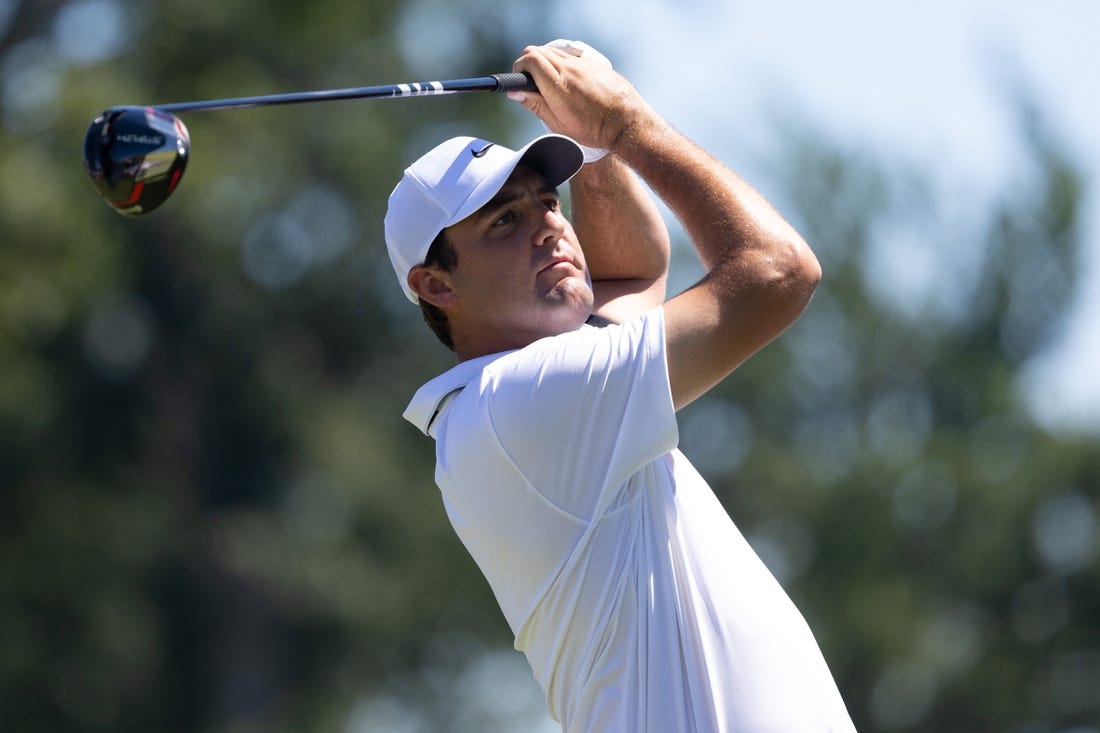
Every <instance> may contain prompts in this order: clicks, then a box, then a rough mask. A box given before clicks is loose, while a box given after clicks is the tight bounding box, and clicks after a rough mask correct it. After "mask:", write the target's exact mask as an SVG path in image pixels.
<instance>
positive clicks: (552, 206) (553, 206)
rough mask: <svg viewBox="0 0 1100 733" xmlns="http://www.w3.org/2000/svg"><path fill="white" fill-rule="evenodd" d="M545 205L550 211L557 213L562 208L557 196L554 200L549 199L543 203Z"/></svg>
mask: <svg viewBox="0 0 1100 733" xmlns="http://www.w3.org/2000/svg"><path fill="white" fill-rule="evenodd" d="M543 205H544V206H545V207H546V208H547V209H549V210H550V211H557V210H558V209H559V208H560V207H561V202H560V201H558V199H557V197H556V196H555V197H553V198H547V199H546V200H545V201H543Z"/></svg>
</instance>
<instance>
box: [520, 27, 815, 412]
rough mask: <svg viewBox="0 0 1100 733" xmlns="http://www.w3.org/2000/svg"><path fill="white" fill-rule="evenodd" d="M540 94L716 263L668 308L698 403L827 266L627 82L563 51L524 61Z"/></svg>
mask: <svg viewBox="0 0 1100 733" xmlns="http://www.w3.org/2000/svg"><path fill="white" fill-rule="evenodd" d="M514 68H515V70H516V71H527V72H529V73H531V74H532V75H533V76H534V78H535V81H536V83H537V84H538V88H539V90H540V92H541V93H540V94H538V95H531V97H530V99H529V100H528V101H527V102H526V103H525V106H527V107H528V109H530V110H531V111H532V112H534V113H535V114H537V115H539V117H541V118H542V119H544V120H547V119H551V120H552V121H553V125H552V126H553V129H558V130H563V131H564V132H565V133H566V134H569V135H570V136H571V137H573V138H574V139H576V140H577V141H578V142H581V143H582V144H584V145H589V146H592V147H600V148H604V149H606V150H610V151H611V152H612V153H614V154H616V155H617V156H618V157H619V158H620V159H621V160H623V161H624V162H626V163H627V164H628V165H629V166H630V167H631V168H633V169H634V170H635V171H636V172H637V173H638V175H640V176H641V178H642V179H643V180H644V181H645V182H646V183H647V184H648V185H649V186H650V188H651V189H652V190H653V191H654V192H655V193H656V194H657V195H658V196H660V197H661V198H662V199H663V200H664V202H665V203H666V204H667V205H668V207H669V208H670V209H671V210H672V211H673V212H674V213H675V214H676V215H677V217H679V219H680V221H681V223H682V224H683V226H684V228H685V230H686V231H687V233H688V235H689V236H690V238H691V241H692V243H693V244H694V246H695V249H696V250H697V251H698V253H699V257H700V258H701V259H702V262H703V265H704V267H705V268H706V271H707V272H706V274H705V275H704V276H703V278H702V279H701V280H699V282H698V283H696V284H695V285H694V286H692V287H691V288H689V289H688V290H686V291H685V292H683V293H681V294H680V295H677V296H676V297H675V298H673V299H671V300H670V301H668V302H667V303H666V304H665V333H666V336H665V337H666V341H667V346H668V348H667V359H668V368H669V377H670V380H671V385H672V396H673V401H674V403H675V405H676V408H677V409H679V408H681V407H683V406H684V405H687V404H688V403H690V402H692V401H693V400H695V399H696V398H697V397H699V396H700V395H702V394H703V393H704V392H706V391H707V390H709V389H710V388H711V387H713V386H714V385H715V384H717V383H718V382H719V381H721V380H722V379H723V378H724V377H726V375H728V374H729V373H730V372H732V371H733V370H734V369H736V368H737V367H738V366H739V365H740V364H741V363H743V362H744V361H745V360H746V359H748V358H749V357H750V356H752V355H753V354H754V353H756V352H757V351H758V350H760V349H761V348H762V347H763V346H764V345H765V344H767V343H768V342H769V341H771V340H772V339H774V338H775V337H776V336H778V335H779V334H780V333H782V332H783V331H784V330H785V329H786V328H787V327H788V326H790V325H791V324H792V323H793V322H794V321H795V319H797V318H798V316H799V315H800V314H801V313H802V311H803V310H804V309H805V308H806V305H807V304H808V303H809V301H810V296H811V295H812V294H813V291H814V288H815V287H816V286H817V283H818V281H819V280H820V279H821V268H820V265H819V264H818V262H817V258H816V257H815V256H814V254H813V252H812V251H811V250H810V248H809V247H808V246H807V245H806V243H805V242H804V241H803V240H802V237H800V236H799V235H798V233H797V232H796V231H795V230H794V228H793V227H791V226H790V224H788V223H787V222H786V221H784V219H783V218H782V217H781V216H779V214H778V213H776V211H775V210H774V209H773V208H772V207H771V205H769V204H768V202H767V201H765V200H764V198H763V197H762V196H760V194H758V193H757V192H756V191H754V190H753V189H752V188H751V187H750V186H749V185H748V184H747V183H745V182H744V181H743V180H742V179H741V178H740V177H739V176H737V175H736V174H735V173H734V172H733V171H731V170H730V169H729V168H727V167H726V166H725V165H723V164H722V163H721V162H719V161H718V160H716V159H714V158H713V157H712V156H710V155H709V154H708V153H706V152H705V151H704V150H703V149H701V148H700V147H699V146H697V145H695V144H694V143H692V142H691V141H690V140H688V139H687V138H685V137H684V136H683V135H681V134H680V133H679V132H677V131H676V130H675V129H673V128H672V126H671V125H669V124H668V123H667V122H666V121H665V120H664V119H663V118H662V117H661V116H660V115H659V114H657V113H656V112H655V111H654V110H653V109H652V108H651V107H650V106H649V105H648V104H647V103H646V102H645V100H644V99H642V97H641V95H639V94H638V92H637V90H635V89H634V87H633V86H632V85H631V84H630V83H629V82H628V81H626V79H624V78H623V77H622V76H621V75H619V74H618V73H616V72H614V71H612V70H611V69H605V68H603V67H600V66H599V65H594V64H587V65H586V64H585V63H584V61H583V59H575V58H572V57H567V55H565V54H561V53H560V52H555V50H553V49H549V50H548V49H545V48H540V47H528V48H527V49H525V50H524V54H523V55H522V56H521V57H520V59H519V60H518V61H517V62H516V64H515V66H514Z"/></svg>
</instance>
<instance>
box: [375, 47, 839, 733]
mask: <svg viewBox="0 0 1100 733" xmlns="http://www.w3.org/2000/svg"><path fill="white" fill-rule="evenodd" d="M601 59H602V57H600V56H599V55H598V54H596V53H595V52H587V51H585V47H583V46H579V45H571V46H566V47H564V48H563V47H560V45H559V47H552V46H539V47H528V48H527V49H525V50H524V52H523V54H522V56H520V58H519V59H518V60H517V61H516V62H515V64H514V68H515V70H516V71H524V72H527V73H529V74H531V75H532V77H533V78H534V80H535V82H536V84H537V86H538V88H539V92H538V93H517V94H513V95H511V96H512V97H513V99H515V100H516V101H519V102H520V103H522V104H523V106H524V107H526V108H527V109H528V110H530V111H531V112H533V113H534V114H535V115H537V116H538V117H539V119H541V120H542V121H543V122H544V123H545V124H546V125H547V127H548V128H549V129H550V130H551V131H553V132H554V133H560V134H561V135H566V136H568V138H566V137H562V136H560V135H548V136H543V137H541V138H539V139H537V140H535V141H534V142H532V143H530V144H529V145H528V146H525V147H524V148H522V149H521V150H519V151H516V152H513V151H511V150H508V149H506V148H504V147H502V146H500V145H496V144H493V143H490V142H488V141H485V140H477V139H473V138H456V139H453V140H449V141H447V142H445V143H443V144H442V145H440V146H439V147H437V148H435V149H434V150H433V151H431V152H429V153H428V154H426V155H425V156H424V157H422V158H421V159H420V160H418V161H417V162H416V163H414V164H413V165H412V166H410V167H409V168H408V169H407V170H406V172H405V175H404V177H403V178H402V180H401V182H400V183H398V185H397V187H396V188H395V189H394V191H393V194H392V195H391V197H390V205H389V210H388V212H387V216H386V241H387V248H388V250H389V252H390V256H391V259H392V261H393V264H394V267H395V269H396V271H397V274H398V279H399V282H400V283H401V285H402V287H403V288H404V290H405V292H406V294H407V295H408V296H409V298H410V299H411V300H413V301H414V302H419V303H420V305H421V308H422V310H423V311H424V313H425V318H426V320H427V321H428V322H429V324H430V325H431V326H432V328H433V330H435V331H436V333H437V334H438V335H439V336H440V338H441V340H443V342H444V343H446V344H448V346H449V347H450V348H452V349H453V350H454V352H455V354H456V357H457V359H458V362H459V363H458V365H457V366H456V367H455V368H453V369H451V370H450V371H448V372H446V373H444V374H443V375H441V376H439V377H437V378H435V379H433V380H432V381H431V382H429V383H428V384H426V385H425V386H424V387H422V388H421V389H420V390H419V391H418V392H417V394H416V396H415V397H414V398H413V400H412V403H411V404H410V405H409V408H408V410H407V411H406V413H405V416H406V417H407V418H408V419H409V420H410V421H412V422H413V423H414V424H416V425H417V426H418V427H419V428H420V429H421V430H423V431H424V432H425V433H427V434H429V435H431V436H432V437H434V438H435V440H436V456H437V467H436V480H437V483H438V484H439V487H440V490H441V493H442V496H443V501H444V503H445V506H446V510H447V513H448V517H449V518H450V520H451V522H452V525H453V526H454V528H455V531H456V532H457V534H458V536H459V537H460V539H461V540H462V542H463V543H464V545H465V546H466V548H467V549H468V550H469V552H470V553H471V555H472V556H473V558H474V559H475V560H476V561H477V563H478V565H479V567H480V568H481V570H482V571H483V572H484V574H485V576H486V578H487V580H488V581H489V584H490V586H491V587H492V590H493V592H494V594H495V596H496V598H497V601H498V602H499V604H500V607H501V609H502V611H503V612H504V615H505V617H506V618H507V620H508V623H509V624H510V626H511V628H512V630H513V632H514V633H515V646H516V648H517V649H518V650H520V651H522V652H523V653H524V654H525V655H526V656H527V659H528V661H529V663H530V665H531V668H532V671H533V672H534V675H535V678H536V679H537V681H538V683H539V684H540V685H541V687H542V689H543V690H544V691H545V693H546V700H547V705H548V708H549V710H550V713H551V714H552V715H553V716H554V718H555V719H556V720H557V721H559V722H560V723H561V725H562V728H563V730H564V731H566V733H574V732H585V733H595V732H597V731H598V732H600V733H607V732H612V731H616V732H622V733H639V732H641V731H652V732H654V733H680V732H685V733H686V732H687V731H707V732H710V731H715V732H723V733H725V732H728V731H776V732H779V731H782V732H783V733H798V732H800V731H852V730H853V726H852V723H851V720H850V718H849V716H848V713H847V711H846V709H845V706H844V703H843V701H842V699H841V697H840V694H839V693H838V691H837V688H836V685H835V683H834V682H833V679H832V676H831V674H830V673H829V670H828V668H827V666H826V664H825V661H824V660H823V658H822V656H821V653H820V651H819V650H818V647H817V644H816V642H815V640H814V638H813V635H812V633H811V632H810V630H809V628H808V627H807V626H806V623H805V621H804V620H803V618H802V616H801V615H800V614H799V612H798V611H797V610H796V609H795V607H794V606H793V604H792V603H791V601H790V600H789V598H788V597H787V595H786V594H785V593H784V591H783V590H782V589H781V587H780V586H779V584H778V583H777V582H776V581H775V579H774V578H773V577H772V576H771V575H770V573H769V572H768V571H767V569H766V568H765V567H764V565H763V564H762V563H761V562H760V560H759V559H758V558H757V557H756V555H755V554H754V553H753V552H752V550H751V549H750V547H749V546H748V544H747V543H746V542H745V540H744V538H743V537H742V536H741V534H740V533H739V531H738V530H737V528H736V527H735V526H734V524H733V522H732V521H731V520H730V518H729V517H728V515H727V514H726V512H725V511H724V510H723V508H722V506H721V505H720V504H719V503H718V501H717V499H716V497H715V496H714V494H713V492H712V491H711V490H710V488H709V487H708V486H707V485H706V483H705V482H704V480H703V479H702V478H701V477H700V476H699V475H698V474H697V473H696V472H695V470H694V469H693V468H692V467H691V465H690V464H689V463H688V461H687V460H686V459H685V458H684V456H683V455H682V454H680V453H679V451H677V450H676V443H677V427H676V419H675V410H677V409H679V408H681V407H683V406H684V405H687V404H688V403H690V402H691V401H692V400H694V399H696V398H697V397H699V396H700V395H702V394H704V393H705V392H706V391H707V390H708V389H710V388H711V387H712V386H714V385H715V384H716V383H717V382H719V381H720V380H722V379H723V378H725V377H726V376H727V375H728V374H729V373H730V372H732V371H733V370H734V369H735V368H736V367H737V366H738V365H739V364H741V363H742V362H744V361H745V360H746V359H747V358H749V356H751V355H752V354H753V353H754V352H756V351H757V350H758V349H760V348H761V347H763V346H764V345H765V344H767V343H768V342H769V341H770V340H771V339H773V338H774V337H775V336H777V335H778V334H779V333H781V332H782V331H783V330H784V329H786V328H787V326H789V325H790V324H791V323H792V322H793V321H794V320H795V319H796V318H797V317H798V316H799V314H800V313H801V312H802V311H803V309H804V308H805V307H806V304H807V303H808V301H809V299H810V296H811V294H812V292H813V290H814V288H815V286H816V284H817V282H818V280H819V278H820V270H819V266H818V263H817V260H816V258H815V257H814V256H813V254H812V253H811V251H810V249H809V248H808V247H807V246H806V244H805V243H804V242H803V241H802V239H801V238H800V237H799V235H798V234H797V233H796V232H795V231H794V230H793V229H792V228H791V227H790V226H789V225H788V224H787V223H786V222H785V221H783V219H782V218H780V216H779V215H778V214H777V213H776V212H775V211H774V210H773V209H772V208H771V207H770V206H769V205H768V204H767V203H766V202H765V201H764V200H763V199H762V198H761V197H760V196H759V195H758V194H757V193H755V192H754V191H753V190H752V189H751V188H750V187H749V186H748V185H747V184H745V183H744V182H743V181H742V180H741V179H740V178H738V177H737V176H736V175H735V174H734V173H733V172H731V171H730V170H728V169H727V168H726V167H725V166H723V165H722V164H721V163H719V162H718V161H716V160H715V159H713V158H712V157H711V156H709V155H708V154H707V153H705V152H704V151H703V150H701V149H700V148H699V147H697V146H696V145H694V144H693V143H691V142H689V141H688V140H687V139H685V138H684V137H683V136H682V135H681V134H679V133H678V132H676V131H675V130H674V129H673V128H672V127H671V126H670V125H669V124H668V123H667V122H666V121H665V120H664V119H662V118H661V117H660V116H659V115H658V114H657V113H656V112H655V111H654V110H653V109H652V108H650V107H649V105H648V104H647V103H646V102H645V101H644V100H643V99H642V98H641V96H640V95H639V94H638V93H637V91H636V90H635V89H634V88H633V87H632V86H631V85H630V84H629V82H627V81H626V80H625V79H624V78H623V77H622V76H620V75H619V74H617V73H616V72H615V71H614V70H612V69H611V68H610V65H609V64H607V63H603V62H602V60H601ZM569 138H572V139H569ZM573 140H575V141H576V142H577V143H580V144H582V145H584V146H588V147H590V148H592V149H596V150H601V149H602V150H604V151H607V152H608V153H609V154H607V155H606V156H604V157H603V158H602V159H599V160H598V161H595V162H592V163H591V164H589V165H584V166H583V167H582V155H583V154H582V151H581V149H580V147H578V145H577V144H575V143H574V142H573ZM632 171H633V172H632ZM635 173H636V174H637V176H640V177H641V179H642V180H644V181H645V183H647V184H648V185H649V186H650V187H651V188H652V189H653V190H654V191H655V192H656V193H657V194H658V195H659V196H660V197H661V198H662V199H663V200H664V201H665V202H666V203H667V204H668V206H669V207H670V209H671V210H672V211H673V212H674V213H675V214H676V215H677V216H678V217H679V218H680V220H681V221H682V223H683V225H684V227H685V229H686V231H687V233H688V235H689V236H690V237H691V240H692V242H693V244H694V246H695V247H696V249H697V251H698V253H699V256H700V258H701V259H702V262H703V264H704V266H705V268H706V274H705V275H704V276H703V278H702V279H701V280H700V281H699V282H698V283H696V284H695V285H694V286H693V287H691V288H689V289H688V290H686V291H685V292H683V293H681V294H679V295H677V296H676V297H674V298H672V299H670V300H668V302H663V301H664V297H665V293H664V289H665V282H666V275H667V268H668V263H669V244H668V234H667V231H666V229H665V227H664V224H663V222H662V220H661V217H660V215H659V213H658V211H657V210H656V208H655V206H654V204H653V202H652V200H650V198H649V196H648V195H647V193H646V192H645V189H644V188H643V187H642V186H641V184H640V183H639V181H638V178H637V176H636V175H635ZM571 178H572V182H571V184H570V185H571V187H572V188H571V190H572V201H573V207H574V217H575V219H576V228H574V227H573V226H572V225H571V224H570V222H569V221H567V220H566V219H565V218H564V216H563V215H562V212H561V210H560V206H559V201H558V193H557V187H558V186H560V185H561V184H562V183H564V182H565V181H567V180H569V179H571ZM594 325H599V326H602V327H594Z"/></svg>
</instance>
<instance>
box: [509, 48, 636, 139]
mask: <svg viewBox="0 0 1100 733" xmlns="http://www.w3.org/2000/svg"><path fill="white" fill-rule="evenodd" d="M512 68H513V70H514V71H525V72H527V73H528V74H530V75H531V76H532V78H534V80H535V84H536V85H537V86H538V88H539V91H538V92H510V93H509V95H508V96H509V97H510V98H512V99H514V100H516V101H518V102H520V103H521V104H523V106H524V107H525V108H527V110H529V111H530V112H532V113H534V114H535V115H536V116H537V117H538V118H539V119H540V120H542V121H543V123H545V124H546V126H547V127H548V128H549V129H550V130H551V131H553V132H557V133H561V134H563V135H568V136H569V137H571V138H573V139H574V140H576V141H577V142H579V143H581V144H582V145H587V146H589V147H594V148H603V149H605V150H611V151H612V152H614V149H615V146H616V145H617V144H618V143H619V141H620V140H621V139H622V138H623V135H624V134H625V133H626V132H627V131H628V129H629V128H630V127H631V126H632V125H634V124H635V123H636V121H637V119H638V118H639V117H640V116H641V115H643V114H644V113H645V111H646V109H647V106H646V103H645V101H644V100H643V99H642V98H641V95H639V94H638V92H637V90H636V89H634V87H633V86H632V85H631V84H630V82H628V81H627V80H626V79H624V78H623V77H622V75H620V74H619V73H617V72H616V71H615V70H614V69H612V68H611V65H610V64H609V63H608V61H607V59H606V58H604V57H603V56H601V55H600V54H598V53H581V54H579V55H578V54H577V53H576V52H575V50H572V49H568V48H560V47H551V46H528V47H527V48H525V49H524V50H523V54H522V55H521V56H520V57H519V58H518V59H516V62H515V63H514V64H513V65H512Z"/></svg>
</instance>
